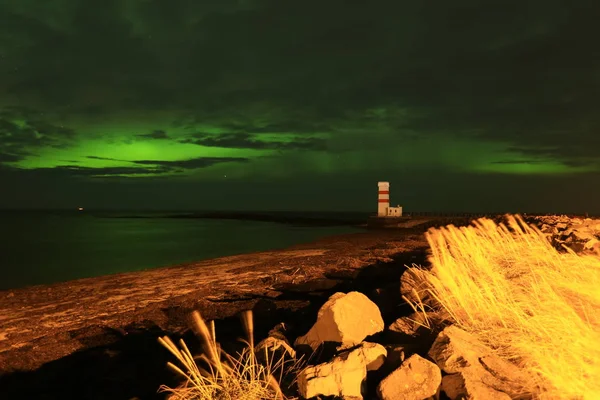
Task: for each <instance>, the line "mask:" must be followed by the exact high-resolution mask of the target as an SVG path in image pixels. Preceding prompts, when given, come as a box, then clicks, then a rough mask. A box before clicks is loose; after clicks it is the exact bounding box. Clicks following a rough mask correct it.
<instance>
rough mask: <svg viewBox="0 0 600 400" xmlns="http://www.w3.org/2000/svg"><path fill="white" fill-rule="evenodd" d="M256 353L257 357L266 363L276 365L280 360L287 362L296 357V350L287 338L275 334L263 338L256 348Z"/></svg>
mask: <svg viewBox="0 0 600 400" xmlns="http://www.w3.org/2000/svg"><path fill="white" fill-rule="evenodd" d="M254 353H255V354H256V359H257V360H258V361H259V362H260V363H262V364H264V365H267V364H270V365H275V364H277V363H278V362H280V361H281V362H287V361H293V360H295V359H296V351H295V350H294V349H293V348H292V347H291V346H290V345H289V343H288V342H287V340H285V338H283V339H282V338H279V337H273V336H268V337H267V338H266V339H263V340H261V341H260V342H259V343H258V344H257V345H256V347H255V348H254Z"/></svg>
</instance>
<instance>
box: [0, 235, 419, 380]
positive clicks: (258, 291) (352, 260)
mask: <svg viewBox="0 0 600 400" xmlns="http://www.w3.org/2000/svg"><path fill="white" fill-rule="evenodd" d="M426 247H427V244H426V242H425V240H424V237H423V234H422V233H419V232H416V231H415V230H413V229H406V230H374V231H365V232H359V233H349V234H343V235H335V236H330V237H326V238H322V239H318V240H316V241H312V242H309V243H303V244H298V245H294V246H291V247H288V248H286V249H282V250H273V251H265V252H256V253H246V254H240V255H235V256H228V257H221V258H215V259H210V260H204V261H200V262H197V263H190V264H182V265H174V266H168V267H161V268H154V269H148V270H143V271H136V272H127V273H120V274H112V275H105V276H99V277H93V278H82V279H77V280H73V281H68V282H61V283H54V284H50V285H37V286H30V287H26V288H20V289H12V290H5V291H1V292H0V324H1V325H2V326H3V330H2V332H0V371H2V373H3V374H6V373H10V372H14V371H33V370H35V369H37V368H39V367H40V366H42V365H43V364H45V363H48V362H51V361H54V360H58V359H61V358H63V357H67V356H69V355H70V354H73V353H74V352H77V351H82V350H85V349H86V348H88V346H89V345H90V342H89V340H88V339H90V338H93V337H98V336H102V332H104V333H106V332H115V331H116V332H127V331H128V329H130V330H131V329H133V330H135V329H137V328H136V326H137V325H139V324H143V323H145V322H144V321H146V322H147V321H152V324H154V325H156V326H158V327H160V329H161V330H162V331H164V332H165V333H176V332H181V331H182V330H186V329H187V316H188V315H189V314H190V313H191V311H193V310H202V313H203V315H206V317H207V318H210V319H221V318H227V317H231V316H233V315H235V314H236V313H237V312H239V311H241V310H242V309H251V308H253V306H254V305H256V303H257V302H258V301H259V299H263V300H265V301H271V302H273V303H280V304H278V305H277V307H284V308H285V307H290V308H292V309H293V308H294V307H297V306H298V304H299V303H298V301H299V300H288V299H286V293H293V292H296V293H302V292H303V291H305V292H313V291H316V292H321V291H323V290H325V291H326V290H329V289H332V288H334V287H336V285H339V284H343V283H346V282H348V280H352V279H354V278H355V276H356V275H357V274H358V273H359V271H360V270H361V269H363V268H365V267H368V266H371V265H374V264H385V263H390V262H392V263H393V261H394V260H393V259H392V258H391V257H392V256H397V255H399V254H402V253H411V252H414V251H419V252H423V251H424V249H425V248H426ZM398 269H400V268H398ZM399 272H400V271H398V273H399ZM398 276H399V275H398ZM303 302H305V300H302V301H300V303H303ZM296 303H298V304H296ZM103 340H104V339H103ZM107 340H108V339H107ZM30 352H34V353H35V357H31V356H28V354H30ZM1 376H2V374H0V377H1Z"/></svg>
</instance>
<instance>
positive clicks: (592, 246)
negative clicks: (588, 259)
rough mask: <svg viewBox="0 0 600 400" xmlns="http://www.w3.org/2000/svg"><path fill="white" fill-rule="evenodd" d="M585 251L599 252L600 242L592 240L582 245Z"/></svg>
mask: <svg viewBox="0 0 600 400" xmlns="http://www.w3.org/2000/svg"><path fill="white" fill-rule="evenodd" d="M583 248H584V249H585V250H591V251H600V240H598V239H592V240H590V241H588V242H586V243H585V244H584V245H583Z"/></svg>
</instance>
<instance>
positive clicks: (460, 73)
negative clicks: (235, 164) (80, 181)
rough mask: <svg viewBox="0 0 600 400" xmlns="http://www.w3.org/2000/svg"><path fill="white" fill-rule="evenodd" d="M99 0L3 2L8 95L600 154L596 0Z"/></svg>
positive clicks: (47, 102) (238, 129)
mask: <svg viewBox="0 0 600 400" xmlns="http://www.w3.org/2000/svg"><path fill="white" fill-rule="evenodd" d="M89 1H91V3H90V2H87V3H86V4H83V3H81V2H70V1H61V7H60V11H58V10H55V9H52V8H49V7H48V6H44V5H43V4H44V3H43V2H33V1H26V0H20V1H17V0H11V1H6V2H3V4H2V5H0V37H2V38H3V42H5V43H3V44H2V45H3V48H2V50H3V53H4V54H5V57H4V60H6V62H3V63H2V64H0V73H1V74H2V76H3V77H5V78H4V82H5V83H3V85H5V87H6V90H5V92H6V93H7V95H6V99H5V101H8V102H9V103H10V102H14V104H21V103H25V104H29V103H32V104H33V103H35V102H40V103H42V104H43V106H44V107H47V108H48V109H51V110H54V111H57V112H58V111H61V112H66V113H70V114H72V115H81V116H85V117H86V118H94V119H96V120H97V119H98V118H100V117H101V118H105V117H106V116H110V114H111V113H116V112H122V110H128V111H131V112H132V113H133V112H134V111H139V110H142V111H144V112H152V111H156V110H161V111H165V112H167V111H168V112H172V115H173V116H172V119H173V121H176V124H175V125H177V126H178V127H185V128H189V129H200V128H198V125H200V124H203V123H205V124H212V125H213V126H215V127H219V128H221V130H222V131H223V132H228V133H226V134H223V135H220V136H213V135H210V136H207V135H204V136H203V135H202V134H200V136H197V137H191V138H188V139H187V140H188V141H189V143H197V144H201V145H203V146H212V147H216V146H219V147H229V148H245V149H306V150H324V149H326V148H327V146H326V144H325V143H324V142H323V141H322V140H321V139H308V138H307V139H305V140H298V141H295V142H294V141H289V142H288V141H280V142H277V141H275V142H266V141H261V140H260V138H257V137H255V136H253V135H255V134H260V133H277V132H280V133H293V134H304V133H315V132H316V133H321V132H322V133H332V140H331V142H337V143H343V145H344V146H346V147H348V148H351V147H352V148H354V149H362V148H363V146H364V144H363V142H362V141H360V140H359V139H360V138H361V137H362V138H364V137H366V136H367V135H369V136H371V135H373V136H376V135H383V134H382V133H381V132H385V138H383V139H382V140H379V141H370V142H369V145H371V146H372V145H374V144H377V145H378V146H392V145H398V144H400V145H402V144H404V143H405V142H404V139H405V137H406V132H417V135H418V137H420V138H428V137H429V138H433V140H435V138H436V137H438V136H454V137H458V138H467V139H473V140H477V141H482V142H483V141H487V142H501V143H505V144H506V145H507V146H509V147H510V146H512V148H513V149H518V151H519V153H521V154H522V155H523V157H524V158H528V157H535V156H540V154H539V151H538V148H539V147H540V146H541V145H544V146H548V147H551V148H552V149H553V150H551V151H547V152H546V153H545V155H544V156H547V157H552V158H558V159H559V160H561V161H562V162H564V163H577V162H583V161H585V160H584V159H593V158H594V157H596V158H597V157H598V155H599V153H598V152H599V150H598V149H600V143H599V140H600V139H598V137H600V135H597V132H598V130H600V114H598V113H597V109H598V107H599V104H598V99H597V92H598V90H600V81H599V79H598V72H597V71H598V70H600V58H599V57H598V56H597V51H596V50H595V49H596V43H595V41H596V39H595V38H596V37H597V36H598V28H597V23H596V21H595V19H594V16H595V14H596V13H595V12H590V10H592V11H595V10H597V8H596V7H598V6H597V5H593V6H590V7H593V8H591V9H588V10H586V9H585V8H581V7H578V6H577V5H576V4H575V3H573V4H568V5H565V4H559V3H553V2H546V1H544V2H542V1H541V0H533V1H530V2H528V3H527V5H526V6H523V5H522V2H517V1H516V0H506V1H492V3H491V4H492V5H490V4H488V3H485V4H483V3H481V2H479V3H478V2H473V1H471V0H457V1H453V2H443V1H437V2H434V3H435V4H434V5H431V4H426V3H423V2H412V3H407V2H398V1H394V0H375V1H374V2H372V3H370V5H369V6H367V7H365V6H364V5H359V4H358V3H357V4H348V3H347V2H343V1H342V0H332V1H328V2H326V3H324V2H322V1H317V0H306V1H303V2H281V1H276V0H263V1H243V2H240V1H233V0H231V1H226V0H223V1H219V2H191V1H183V2H177V3H176V4H168V5H165V4H160V2H124V3H123V2H120V1H117V0H107V1H102V2H100V0H89ZM9 5H10V7H9ZM38 7H44V8H43V9H39V8H38ZM490 7H492V8H493V10H494V12H490ZM92 8H93V9H96V10H97V11H96V12H95V13H93V14H90V13H89V9H92ZM57 9H58V7H57ZM340 10H343V11H340ZM274 15H285V18H273V16H274ZM3 33H4V34H3ZM114 43H119V45H118V46H115V45H114ZM377 108H378V109H383V110H386V113H385V114H383V115H380V116H377V117H375V118H373V117H367V116H365V110H370V109H377ZM396 111H397V112H396ZM146 115H147V114H146ZM138 118H139V117H138ZM349 127H350V128H352V129H347V128H349ZM157 132H158V131H157ZM473 132H477V134H476V135H474V134H473ZM161 135H162V134H159V133H155V132H151V133H148V134H144V135H139V136H138V138H145V139H163V137H162V136H161ZM165 135H166V134H165ZM333 144H335V143H333ZM57 145H60V144H57ZM63 145H64V144H63ZM582 160H583V161H582Z"/></svg>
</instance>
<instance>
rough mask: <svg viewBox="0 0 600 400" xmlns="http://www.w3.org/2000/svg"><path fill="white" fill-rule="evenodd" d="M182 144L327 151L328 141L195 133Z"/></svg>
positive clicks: (239, 134) (241, 134)
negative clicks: (262, 138)
mask: <svg viewBox="0 0 600 400" xmlns="http://www.w3.org/2000/svg"><path fill="white" fill-rule="evenodd" d="M181 142H182V143H193V144H197V145H200V146H207V147H223V148H234V149H253V150H291V149H294V150H327V141H326V140H324V139H320V138H310V137H309V138H294V139H289V140H285V141H284V140H283V139H282V140H269V141H267V140H260V138H259V137H258V136H256V135H251V134H248V133H222V134H211V133H195V134H193V135H191V138H188V139H183V140H181Z"/></svg>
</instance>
